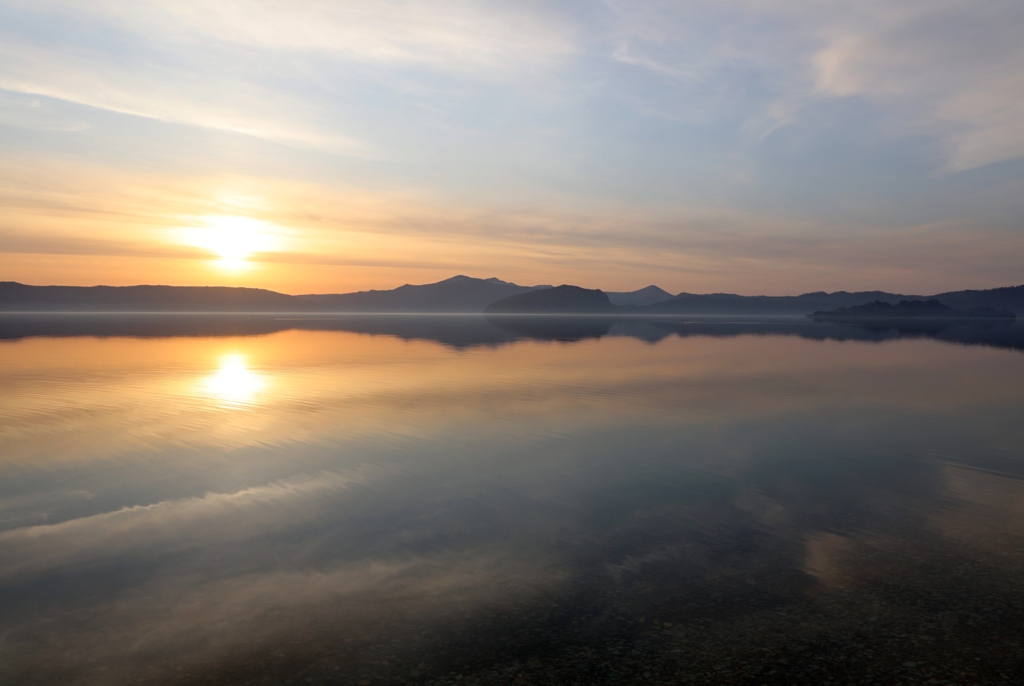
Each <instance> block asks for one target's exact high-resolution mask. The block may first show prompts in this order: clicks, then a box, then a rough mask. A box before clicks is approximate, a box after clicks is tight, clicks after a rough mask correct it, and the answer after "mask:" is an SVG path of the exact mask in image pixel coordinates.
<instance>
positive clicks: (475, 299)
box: [298, 276, 550, 312]
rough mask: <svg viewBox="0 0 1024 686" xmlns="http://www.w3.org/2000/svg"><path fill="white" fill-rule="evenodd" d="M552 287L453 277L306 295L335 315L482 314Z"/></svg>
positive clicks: (320, 307) (315, 306)
mask: <svg viewBox="0 0 1024 686" xmlns="http://www.w3.org/2000/svg"><path fill="white" fill-rule="evenodd" d="M540 288H550V287H549V286H519V285H517V284H514V283H508V282H507V281H501V280H500V279H496V278H491V279H474V278H472V277H469V276H453V277H452V278H450V279H445V280H444V281H439V282H437V283H430V284H426V285H423V286H412V285H409V284H406V285H404V286H399V287H398V288H395V289H394V290H390V291H359V292H358V293H345V294H343V295H302V296H298V297H299V298H301V299H302V300H303V301H305V302H307V303H310V304H311V305H313V306H314V309H315V310H326V311H331V312H482V311H483V310H484V308H486V307H487V306H488V305H490V304H491V303H493V302H494V301H496V300H501V299H502V298H507V297H509V296H513V295H519V294H521V293H528V292H530V291H533V290H537V289H540Z"/></svg>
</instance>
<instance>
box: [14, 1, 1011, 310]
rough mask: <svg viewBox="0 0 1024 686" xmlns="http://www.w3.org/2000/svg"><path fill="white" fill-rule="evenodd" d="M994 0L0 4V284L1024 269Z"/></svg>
mask: <svg viewBox="0 0 1024 686" xmlns="http://www.w3.org/2000/svg"><path fill="white" fill-rule="evenodd" d="M1021 36H1024V3H1021V2H1020V1H1019V0H1005V1H991V2H990V1H986V0H902V1H901V2H898V3H893V2H883V1H879V0H856V1H842V0H829V1H824V0H820V1H819V0H785V1H783V0H706V1H700V0H678V1H676V2H671V1H667V0H628V1H627V0H603V1H602V0H591V1H583V0H565V1H559V0H551V1H549V2H534V1H533V0H515V1H508V2H504V1H495V2H490V1H479V2H468V1H463V0H433V1H431V2H422V1H421V2H402V1H391V0H374V1H373V2H365V1H364V2H356V1H354V0H353V1H349V2H346V1H343V0H335V1H333V2H327V1H321V0H305V1H303V2H295V1H294V0H292V1H291V2H285V1H284V0H221V1H220V2H217V3H210V2H200V1H199V0H131V1H128V0H74V1H71V0H67V1H64V2H62V1H59V0H56V1H50V0H0V280H14V281H21V282H23V283H31V284H68V285H95V284H110V285H129V284H138V283H161V284H174V285H205V284H211V285H214V284H215V285H238V286H257V287H264V288H271V289H273V290H278V291H282V292H287V293H329V292H346V291H353V290H363V289H368V288H393V287H396V286H399V285H401V284H404V283H429V282H433V281H438V280H440V279H443V278H447V277H449V276H452V275H455V274H467V275H469V276H477V277H484V278H486V277H492V276H496V277H498V278H501V279H504V280H508V281H514V282H517V283H522V284H528V285H529V284H535V283H574V284H577V285H580V286H585V287H590V288H603V289H605V290H631V289H634V288H640V287H643V286H646V285H648V284H652V283H654V284H657V285H659V286H661V287H662V288H665V289H666V290H669V291H671V292H673V293H676V292H680V291H687V292H697V293H702V292H721V291H725V292H734V293H743V294H780V295H781V294H796V293H801V292H807V291H817V290H827V291H834V290H864V289H883V290H889V291H897V292H904V293H916V294H929V293H937V292H941V291H947V290H957V289H963V288H990V287H996V286H1005V285H1017V284H1021V283H1024V40H1021Z"/></svg>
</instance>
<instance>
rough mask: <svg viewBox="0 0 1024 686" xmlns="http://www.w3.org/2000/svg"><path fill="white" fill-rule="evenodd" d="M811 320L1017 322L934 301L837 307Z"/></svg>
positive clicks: (1002, 314) (987, 310)
mask: <svg viewBox="0 0 1024 686" xmlns="http://www.w3.org/2000/svg"><path fill="white" fill-rule="evenodd" d="M807 316H808V317H811V318H813V319H851V318H853V319H893V318H900V319H920V318H928V319H1016V318H1017V316H1016V315H1015V314H1014V313H1013V312H1010V311H1009V310H997V309H994V308H992V307H972V308H970V309H967V310H958V309H955V308H952V307H947V306H946V305H943V304H942V303H941V302H939V301H938V300H936V299H935V298H930V299H928V300H900V301H899V302H898V303H896V304H895V305H893V304H892V303H887V302H882V301H880V300H876V301H874V302H870V303H868V304H866V305H856V306H854V307H840V308H839V309H837V310H830V311H828V312H815V313H813V314H809V315H807Z"/></svg>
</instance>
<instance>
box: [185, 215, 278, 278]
mask: <svg viewBox="0 0 1024 686" xmlns="http://www.w3.org/2000/svg"><path fill="white" fill-rule="evenodd" d="M200 221H201V222H202V223H203V224H204V226H202V227H191V228H188V229H185V241H186V242H187V243H189V244H190V245H193V246H195V247H197V248H201V249H203V250H207V251H209V252H211V253H213V255H215V256H216V257H217V266H218V267H220V268H221V269H224V270H227V271H240V270H243V269H248V268H249V267H251V266H252V262H251V261H250V258H251V257H252V256H253V255H255V254H258V253H264V252H268V251H271V250H274V249H275V248H277V247H278V246H279V245H280V242H281V235H280V234H281V232H280V230H279V229H278V228H277V227H275V226H274V225H272V224H269V223H267V222H264V221H260V220H259V219H253V218H252V217H241V216H233V215H215V216H208V217H201V218H200Z"/></svg>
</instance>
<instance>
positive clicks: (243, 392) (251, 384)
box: [201, 352, 268, 407]
mask: <svg viewBox="0 0 1024 686" xmlns="http://www.w3.org/2000/svg"><path fill="white" fill-rule="evenodd" d="M267 385H268V379H267V377H266V375H265V374H261V373H259V372H256V371H253V370H252V369H250V368H249V362H248V358H247V357H246V356H245V355H244V354H242V353H237V352H234V353H229V354H227V355H224V356H223V357H222V358H221V359H220V364H219V366H218V367H217V371H215V372H214V373H213V374H211V375H210V376H208V377H206V378H205V379H204V380H203V382H202V386H201V388H202V391H203V392H204V393H205V394H206V395H208V396H212V397H214V398H216V399H217V400H219V401H220V403H221V404H222V405H225V406H228V407H244V406H248V405H252V404H253V403H255V402H256V400H257V397H258V396H259V395H260V393H261V392H263V391H264V390H265V389H266V388H267Z"/></svg>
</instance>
